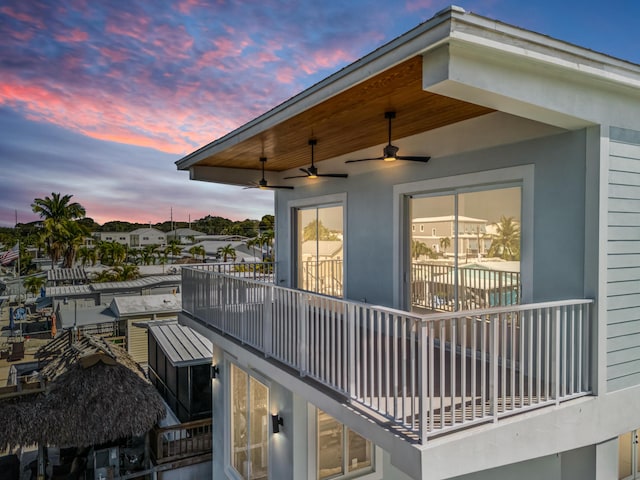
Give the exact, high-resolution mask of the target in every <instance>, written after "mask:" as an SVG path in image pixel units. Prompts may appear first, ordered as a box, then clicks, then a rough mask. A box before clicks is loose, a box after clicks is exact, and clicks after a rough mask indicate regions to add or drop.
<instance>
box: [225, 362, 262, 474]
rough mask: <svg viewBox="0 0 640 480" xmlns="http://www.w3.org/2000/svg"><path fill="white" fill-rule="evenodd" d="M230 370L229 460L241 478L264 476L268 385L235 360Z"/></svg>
mask: <svg viewBox="0 0 640 480" xmlns="http://www.w3.org/2000/svg"><path fill="white" fill-rule="evenodd" d="M230 371H231V385H230V388H231V392H230V401H231V415H230V416H229V417H230V418H229V421H230V422H231V425H230V432H231V442H230V444H231V459H230V463H231V466H232V467H233V469H234V470H235V471H236V473H237V474H239V475H240V477H241V478H243V479H246V480H253V479H264V478H267V477H268V466H269V423H268V421H267V420H268V416H269V415H268V412H269V410H268V407H269V389H268V388H267V386H266V385H264V384H262V383H261V382H259V381H258V380H256V379H255V378H254V377H252V376H251V375H249V374H248V373H247V372H245V371H244V370H242V369H241V368H239V367H237V366H236V365H234V364H231V368H230Z"/></svg>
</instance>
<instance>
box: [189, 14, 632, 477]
mask: <svg viewBox="0 0 640 480" xmlns="http://www.w3.org/2000/svg"><path fill="white" fill-rule="evenodd" d="M639 111H640V66H638V65H635V64H631V63H628V62H625V61H623V60H619V59H616V58H613V57H610V56H606V55H602V54H599V53H596V52H593V51H591V50H587V49H584V48H581V47H578V46H575V45H570V44H567V43H564V42H562V41H559V40H555V39H553V38H549V37H547V36H543V35H539V34H537V33H534V32H531V31H525V30H522V29H519V28H517V27H514V26H511V25H507V24H504V23H500V22H497V21H495V20H490V19H487V18H484V17H481V16H478V15H475V14H471V13H467V12H465V11H464V10H463V9H461V8H458V7H451V8H449V9H447V10H444V11H442V12H440V13H438V14H437V15H436V16H434V17H433V18H431V19H429V20H427V21H426V22H424V23H422V24H420V25H419V26H417V27H416V28H415V29H413V30H411V31H409V32H407V33H406V34H404V35H402V36H400V37H398V38H396V39H394V40H393V41H391V42H390V43H388V44H386V45H384V46H382V47H380V48H378V49H376V50H375V51H374V52H372V53H370V54H369V55H367V56H365V57H363V58H361V59H359V60H358V61H356V62H354V63H353V64H351V65H349V66H347V67H345V68H343V69H341V70H340V71H338V72H337V73H335V74H333V75H332V76H330V77H328V78H326V79H325V80H323V81H321V82H319V83H317V84H316V85H314V86H312V87H310V88H309V89H307V90H305V91H303V92H301V93H299V94H298V95H296V96H294V97H293V98H291V99H290V100H288V101H286V102H284V103H283V104H281V105H279V106H276V107H275V108H273V109H272V110H270V111H268V112H267V113H265V114H264V115H261V116H259V117H257V118H255V119H253V120H252V121H250V122H249V123H247V124H246V125H244V126H241V127H240V128H238V129H237V130H235V131H233V132H231V133H229V134H227V135H226V136H224V137H222V138H220V139H218V140H216V141H214V142H212V143H210V144H208V145H206V146H204V147H202V148H200V149H199V150H197V151H195V152H193V153H191V154H189V155H187V156H185V157H184V158H182V159H181V160H179V161H178V162H177V166H178V169H180V170H187V171H189V172H190V176H191V178H192V179H194V180H202V181H210V182H216V183H222V184H232V185H249V184H251V182H256V181H259V180H261V179H262V172H261V169H260V167H261V163H260V161H259V158H260V157H262V156H265V157H266V158H267V161H266V163H263V164H262V165H264V167H265V175H264V180H266V182H267V186H268V185H289V186H292V187H294V189H277V190H274V195H275V218H276V219H277V223H276V231H275V234H276V244H275V259H276V260H277V263H276V265H275V275H274V282H273V283H263V282H256V281H254V280H247V279H242V278H238V277H233V276H229V275H222V274H218V273H215V272H213V271H210V270H208V269H207V268H206V265H203V266H189V267H184V268H183V269H182V281H183V285H182V288H183V290H182V309H183V310H182V312H181V313H180V315H179V321H180V323H181V324H184V325H187V326H190V327H191V328H193V329H195V330H196V331H198V332H199V333H201V334H202V335H204V336H206V337H207V338H209V339H210V340H211V341H212V343H213V363H214V367H212V382H213V393H212V401H213V406H212V411H213V412H214V413H213V416H214V421H213V436H214V441H213V444H214V445H215V447H214V449H213V452H212V462H213V469H212V471H213V472H214V477H215V478H225V479H237V478H272V479H301V478H311V479H318V478H319V479H325V478H343V477H345V478H346V477H348V478H356V477H357V478H363V479H374V478H385V479H400V480H402V479H408V478H411V479H425V480H426V479H445V478H454V477H455V478H457V479H459V480H460V479H464V480H476V479H477V480H480V479H493V480H502V479H514V478H518V479H521V480H525V479H540V478H544V479H562V480H566V479H597V480H604V479H615V478H637V476H638V472H639V471H640V466H639V465H638V463H639V459H638V455H637V451H638V446H637V444H636V440H635V438H636V436H635V433H636V430H637V429H639V428H640V361H638V352H639V351H640V295H639V294H638V283H639V282H640V263H639V262H640V260H639V259H640V242H639V241H638V239H639V238H640V115H638V112H639ZM390 130H391V135H390V136H391V138H389V137H388V135H389V132H390ZM309 132H313V134H314V139H315V140H316V141H317V144H316V145H315V161H316V163H315V165H316V167H317V169H318V171H319V172H320V173H326V174H329V173H331V174H348V178H335V177H320V178H297V179H286V178H285V177H291V176H294V175H297V174H298V173H299V169H300V168H308V167H309V165H310V163H311V151H310V149H309V143H308V142H309V140H310V138H309V135H310V133H309ZM381 153H382V154H383V155H382V156H381ZM378 157H379V160H368V161H354V160H362V159H372V158H378ZM382 157H386V158H387V160H389V161H382ZM427 157H430V159H429V160H428V161H426V160H427ZM444 216H452V217H453V218H454V219H457V222H458V223H460V220H461V219H463V218H464V217H468V218H477V219H486V220H487V221H488V222H489V223H492V222H494V221H495V220H493V219H496V218H502V217H504V218H508V219H511V220H510V221H512V224H513V225H517V230H518V232H517V235H515V234H513V235H511V238H506V237H505V238H503V239H501V240H502V241H503V245H504V250H505V251H507V250H512V251H513V252H515V253H514V254H513V257H514V259H513V260H511V261H512V262H518V263H519V265H517V266H513V268H511V271H513V272H518V273H517V275H518V276H517V277H510V278H506V277H505V276H504V275H502V274H501V275H496V274H495V273H493V270H491V269H490V268H479V267H478V268H476V267H475V266H474V265H466V266H465V265H462V264H461V263H460V260H458V259H457V258H455V257H454V262H453V263H452V264H451V265H447V266H442V265H440V266H438V265H434V266H429V265H427V267H428V268H425V269H424V270H419V271H416V266H415V265H414V264H413V263H412V261H411V241H412V224H413V219H415V218H425V217H444ZM313 222H315V224H316V226H317V230H318V232H321V231H322V228H328V229H330V231H331V232H337V233H335V238H339V239H340V241H341V242H342V244H343V246H342V259H341V265H342V267H341V270H340V271H338V272H336V271H334V272H333V274H334V275H335V274H337V275H340V279H339V280H340V282H341V285H342V288H341V289H340V292H339V296H338V294H333V295H332V296H329V295H320V294H318V293H317V292H318V290H317V287H316V285H317V284H315V283H309V284H307V285H301V284H300V280H299V278H300V277H299V272H300V269H301V268H302V257H301V255H302V253H303V252H302V249H300V248H299V245H300V244H301V242H302V236H303V231H304V230H307V227H309V225H310V224H311V225H313ZM303 227H304V228H303ZM321 227H322V228H321ZM457 227H458V228H456V229H455V230H454V232H460V231H461V230H460V225H458V226H457ZM307 233H309V232H308V230H307ZM454 237H455V235H454ZM306 238H310V237H309V236H307V237H306ZM311 238H313V237H311ZM315 238H318V241H320V240H322V239H321V238H320V235H319V234H318V235H316V236H315ZM517 238H519V240H518V243H517V244H516V243H515V240H516V239H517ZM569 239H570V241H569ZM456 240H458V239H456V238H451V241H452V245H455V242H456ZM306 251H307V250H306V249H305V252H306ZM305 260H307V261H309V260H311V261H313V260H314V259H313V258H312V257H311V258H305ZM315 261H316V262H318V266H320V263H321V262H323V261H324V260H323V259H321V258H320V257H319V256H316V257H315ZM445 267H446V268H445ZM318 270H319V269H318ZM503 273H505V272H503ZM418 287H419V288H418ZM414 290H419V293H420V295H421V296H422V298H424V299H426V300H427V301H426V303H424V304H419V305H416V304H415V301H414V299H415V298H418V296H417V295H416V294H415V292H414ZM434 299H435V300H434Z"/></svg>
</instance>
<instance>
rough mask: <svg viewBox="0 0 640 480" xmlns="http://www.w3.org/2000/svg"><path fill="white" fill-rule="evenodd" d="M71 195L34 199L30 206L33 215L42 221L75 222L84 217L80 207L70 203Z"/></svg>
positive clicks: (82, 208) (57, 194)
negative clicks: (38, 216) (36, 215)
mask: <svg viewBox="0 0 640 480" xmlns="http://www.w3.org/2000/svg"><path fill="white" fill-rule="evenodd" d="M71 197H73V195H64V196H60V194H59V193H52V194H51V197H44V198H36V199H35V200H34V201H33V203H32V204H31V209H32V210H33V213H37V214H38V215H40V218H43V219H45V220H46V219H48V218H50V219H52V220H53V221H54V223H58V222H60V221H62V220H75V219H77V218H82V217H84V216H85V215H86V213H87V212H86V211H85V209H84V207H83V206H82V205H80V204H79V203H77V202H71V203H70V200H71Z"/></svg>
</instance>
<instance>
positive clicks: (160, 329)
mask: <svg viewBox="0 0 640 480" xmlns="http://www.w3.org/2000/svg"><path fill="white" fill-rule="evenodd" d="M149 332H150V333H151V335H153V337H154V338H155V339H156V342H157V343H158V346H159V347H160V348H161V349H162V351H163V352H164V354H165V356H166V357H167V359H168V360H169V361H170V362H171V365H173V366H174V367H186V366H190V365H202V364H206V363H211V360H212V359H213V344H212V343H211V342H210V341H209V340H208V339H207V338H205V337H203V336H202V335H200V334H199V333H197V332H195V331H194V330H192V329H190V328H188V327H185V326H183V325H180V324H179V323H173V322H172V323H168V324H164V325H151V326H150V327H149Z"/></svg>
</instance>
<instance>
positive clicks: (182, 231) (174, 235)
mask: <svg viewBox="0 0 640 480" xmlns="http://www.w3.org/2000/svg"><path fill="white" fill-rule="evenodd" d="M203 235H204V233H202V232H198V231H197V230H193V229H191V228H176V229H175V230H171V231H170V232H167V242H171V241H172V240H176V241H177V242H178V243H181V244H184V245H190V244H192V243H195V239H196V238H198V237H201V236H203Z"/></svg>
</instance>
